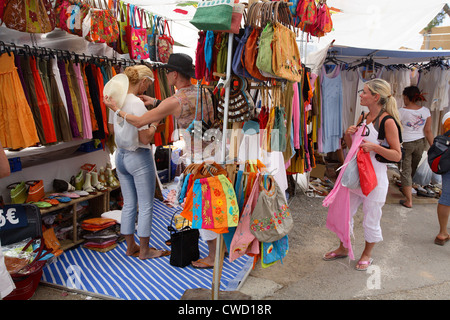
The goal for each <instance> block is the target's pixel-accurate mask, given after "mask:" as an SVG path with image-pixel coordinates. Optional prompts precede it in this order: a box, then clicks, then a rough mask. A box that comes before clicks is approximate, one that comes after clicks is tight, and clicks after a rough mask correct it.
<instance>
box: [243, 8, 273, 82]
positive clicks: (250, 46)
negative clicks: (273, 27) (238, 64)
mask: <svg viewBox="0 0 450 320" xmlns="http://www.w3.org/2000/svg"><path fill="white" fill-rule="evenodd" d="M262 6H263V3H258V2H257V3H254V4H252V5H251V7H250V9H249V12H248V22H249V24H250V25H251V26H252V32H251V33H250V36H249V37H248V39H247V42H246V44H245V48H244V50H243V52H242V57H241V59H242V64H243V66H244V68H245V69H246V70H247V72H248V73H249V74H250V75H251V76H252V77H253V78H256V79H258V80H261V81H267V80H269V79H268V78H267V77H264V76H263V75H262V74H261V72H260V71H259V69H258V67H257V66H256V57H257V56H258V49H259V48H258V46H259V38H260V36H261V31H262V28H261V26H260V25H259V24H260V23H261V21H260V18H261V10H262Z"/></svg>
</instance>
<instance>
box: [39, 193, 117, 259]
mask: <svg viewBox="0 0 450 320" xmlns="http://www.w3.org/2000/svg"><path fill="white" fill-rule="evenodd" d="M119 188H120V187H115V188H109V187H108V188H107V189H106V190H104V191H97V192H95V193H91V194H89V195H87V196H81V197H79V198H76V199H72V200H71V201H70V202H65V203H63V202H61V203H60V204H58V205H56V206H51V207H49V208H41V209H40V211H41V215H45V214H48V213H51V212H54V211H57V210H61V209H64V208H68V207H70V206H72V212H73V218H72V219H73V220H72V225H73V239H72V240H64V241H61V249H62V250H66V249H70V248H71V247H73V246H77V245H79V244H80V243H82V242H84V240H82V239H80V240H79V239H78V233H77V219H78V216H77V204H78V203H80V202H84V201H89V207H90V210H91V213H92V214H94V215H98V216H100V215H101V214H102V213H104V212H107V211H109V196H110V193H111V191H113V190H117V189H119ZM52 193H53V192H50V193H48V194H46V196H49V195H50V194H52Z"/></svg>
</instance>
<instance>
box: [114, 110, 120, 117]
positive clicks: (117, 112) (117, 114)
mask: <svg viewBox="0 0 450 320" xmlns="http://www.w3.org/2000/svg"><path fill="white" fill-rule="evenodd" d="M119 112H120V109H117V110H116V112H114V113H115V114H116V116H118V117H120V116H119Z"/></svg>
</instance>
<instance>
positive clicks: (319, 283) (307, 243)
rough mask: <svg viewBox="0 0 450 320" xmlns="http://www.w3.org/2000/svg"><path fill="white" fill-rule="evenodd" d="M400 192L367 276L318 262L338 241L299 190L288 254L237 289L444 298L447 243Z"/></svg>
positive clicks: (262, 293)
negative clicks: (402, 202) (441, 243)
mask: <svg viewBox="0 0 450 320" xmlns="http://www.w3.org/2000/svg"><path fill="white" fill-rule="evenodd" d="M400 198H401V197H400V194H399V192H398V189H397V188H396V187H393V186H391V192H390V196H389V198H388V201H387V202H388V203H387V204H386V205H385V206H384V209H383V218H382V229H383V237H384V241H383V242H381V243H380V244H378V245H377V246H376V247H375V249H374V253H373V258H374V265H373V267H372V268H371V273H368V272H361V271H356V270H355V269H354V266H355V264H356V261H349V260H348V259H341V260H337V261H331V262H330V261H328V262H327V261H323V260H322V256H323V254H324V253H325V252H328V251H330V250H332V249H334V248H335V247H336V246H337V245H338V240H337V238H336V236H335V234H334V233H332V232H331V231H329V230H328V229H327V228H326V227H325V222H326V215H327V209H326V208H324V207H322V200H323V198H310V197H307V196H306V195H304V194H302V193H301V192H299V194H298V195H297V196H296V197H295V198H294V199H293V200H292V202H291V203H290V207H291V209H292V210H293V212H294V217H295V228H294V230H293V231H292V232H291V234H290V235H289V246H290V250H289V254H288V255H287V257H286V258H285V259H284V260H283V264H281V263H277V264H276V265H273V266H271V267H269V268H266V269H263V268H261V266H260V264H259V263H258V265H257V266H256V268H255V269H254V270H252V271H251V273H250V275H249V276H248V277H247V279H246V281H245V283H244V284H243V285H242V287H241V289H240V291H241V292H242V293H245V294H247V295H249V296H251V298H252V299H262V300H264V299H270V300H284V299H289V300H292V299H302V300H322V299H327V300H328V299H331V300H416V299H419V300H430V299H438V300H441V299H442V300H443V299H445V300H446V299H448V298H449V292H450V272H448V266H449V265H450V243H449V244H447V245H446V246H437V245H435V244H434V242H433V241H434V238H435V236H436V234H437V232H438V222H437V216H436V205H437V200H436V199H425V198H415V200H414V201H415V203H414V208H413V209H407V208H404V207H402V206H400V205H399V204H398V200H399V199H400ZM361 221H362V212H361V211H360V212H359V213H358V214H357V216H356V222H355V230H354V231H355V238H354V240H353V248H354V252H355V257H356V258H359V255H360V254H361V252H362V249H363V245H364V239H363V236H362V224H361ZM32 299H33V300H40V299H47V300H48V299H54V300H58V299H59V300H85V299H94V300H95V299H102V297H92V296H85V295H82V294H73V293H70V292H66V291H61V290H55V289H53V288H49V287H46V286H42V285H41V286H39V288H38V290H37V291H36V293H35V295H34V296H33V298H32Z"/></svg>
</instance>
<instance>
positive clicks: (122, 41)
mask: <svg viewBox="0 0 450 320" xmlns="http://www.w3.org/2000/svg"><path fill="white" fill-rule="evenodd" d="M128 6H129V5H126V4H125V3H124V2H123V1H119V3H118V5H117V7H118V14H117V27H118V29H119V37H118V39H117V41H118V43H117V52H118V53H120V54H127V53H128V43H127V30H126V26H127V25H129V18H128V14H129V13H128Z"/></svg>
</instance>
